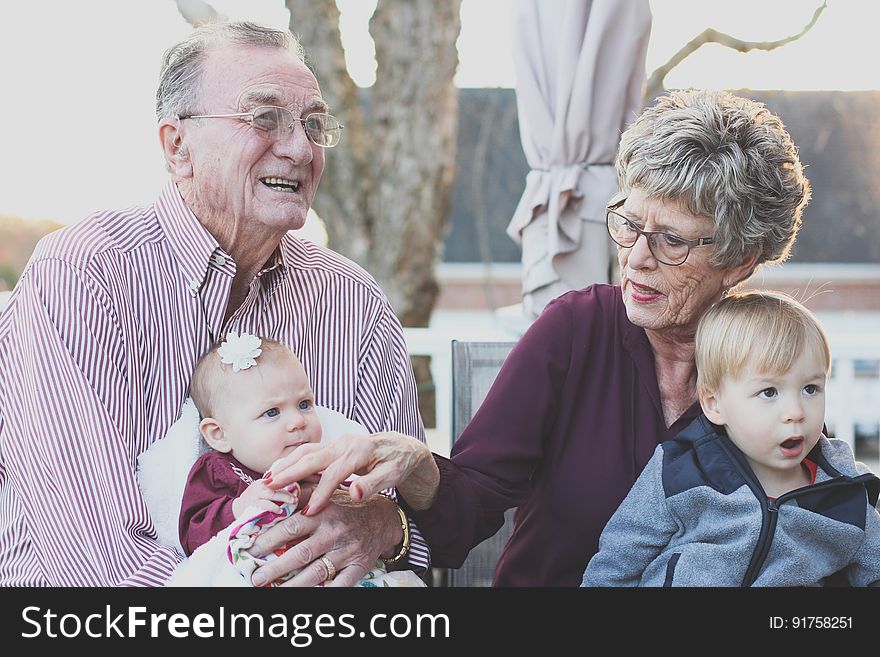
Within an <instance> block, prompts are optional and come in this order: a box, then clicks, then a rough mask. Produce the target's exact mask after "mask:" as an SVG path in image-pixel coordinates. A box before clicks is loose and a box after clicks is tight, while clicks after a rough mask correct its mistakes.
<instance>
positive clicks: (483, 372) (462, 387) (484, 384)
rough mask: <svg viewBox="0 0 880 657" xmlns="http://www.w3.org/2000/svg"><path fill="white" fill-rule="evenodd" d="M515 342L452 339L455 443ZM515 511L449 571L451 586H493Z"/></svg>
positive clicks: (510, 512)
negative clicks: (456, 566)
mask: <svg viewBox="0 0 880 657" xmlns="http://www.w3.org/2000/svg"><path fill="white" fill-rule="evenodd" d="M515 344H516V343H515V342H463V341H460V340H453V341H452V432H453V434H452V436H453V438H452V440H453V443H454V442H455V441H456V440H458V437H459V436H461V432H462V431H464V428H465V427H466V426H467V425H468V423H469V422H470V421H471V418H472V417H473V416H474V413H476V411H477V409H478V408H479V407H480V404H482V403H483V400H484V399H485V398H486V394H487V393H488V392H489V388H491V387H492V384H493V383H494V382H495V377H496V376H498V371H499V370H500V369H501V365H503V364H504V361H505V359H506V358H507V355H508V354H509V353H510V351H511V349H513V346H514V345H515ZM513 514H514V509H510V510H509V511H508V512H507V513H506V514H505V518H504V525H503V526H502V527H501V529H499V530H498V532H497V533H496V534H495V535H494V536H490V537H489V538H487V539H486V540H485V541H483V542H482V543H480V544H479V545H478V546H477V547H475V548H474V549H473V550H471V552H470V554H469V555H468V557H467V559H465V562H464V563H463V564H462V566H461V568H451V569H449V570H448V571H447V575H446V584H447V586H455V587H462V586H492V577H493V575H494V574H495V565H496V564H497V563H498V557H499V556H501V550H502V549H503V548H504V545H505V544H506V543H507V539H508V538H510V534H511V531H512V529H513Z"/></svg>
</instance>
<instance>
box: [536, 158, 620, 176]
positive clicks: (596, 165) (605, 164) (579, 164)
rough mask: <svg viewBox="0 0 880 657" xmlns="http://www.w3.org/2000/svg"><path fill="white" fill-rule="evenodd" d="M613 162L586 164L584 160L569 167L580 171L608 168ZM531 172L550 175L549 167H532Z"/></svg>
mask: <svg viewBox="0 0 880 657" xmlns="http://www.w3.org/2000/svg"><path fill="white" fill-rule="evenodd" d="M613 165H614V162H587V161H586V160H584V161H583V162H576V163H575V164H573V165H571V166H578V167H580V168H581V169H589V168H590V167H610V166H613ZM532 171H543V172H544V173H550V167H532Z"/></svg>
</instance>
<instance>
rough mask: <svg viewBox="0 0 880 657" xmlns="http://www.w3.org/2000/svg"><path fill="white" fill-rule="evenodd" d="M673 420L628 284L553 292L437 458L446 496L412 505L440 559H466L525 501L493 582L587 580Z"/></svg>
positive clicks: (674, 429) (672, 431)
mask: <svg viewBox="0 0 880 657" xmlns="http://www.w3.org/2000/svg"><path fill="white" fill-rule="evenodd" d="M699 410H700V406H699V404H698V403H694V404H693V405H692V406H691V407H690V408H689V409H688V410H687V412H685V414H684V415H682V416H681V417H680V418H679V419H678V420H677V421H676V422H675V424H673V425H672V426H671V427H669V428H668V429H667V428H666V424H665V421H664V418H663V409H662V407H661V404H660V392H659V389H658V387H657V378H656V375H655V372H654V354H653V351H652V350H651V347H650V345H649V343H648V338H647V336H646V335H645V331H644V330H643V329H641V328H639V327H637V326H635V325H633V324H632V323H630V321H629V320H628V319H627V316H626V308H625V306H624V304H623V300H622V298H621V294H620V288H619V287H617V286H610V285H593V286H590V287H588V288H585V289H583V290H577V291H574V292H569V293H567V294H565V295H563V296H562V297H560V298H559V299H556V300H555V301H553V302H552V303H551V304H550V305H548V306H547V308H546V309H545V310H544V312H543V314H542V315H541V316H540V317H539V318H538V319H537V320H536V321H535V323H534V324H533V325H532V326H531V328H529V330H528V331H527V332H526V334H525V335H524V336H523V337H522V338H521V339H520V341H519V343H518V344H517V345H516V347H515V348H514V350H513V351H512V352H511V354H510V356H509V357H508V358H507V361H506V362H505V363H504V366H503V367H502V369H501V372H500V373H499V375H498V378H497V380H496V381H495V383H494V385H493V386H492V389H491V390H490V391H489V394H488V396H487V398H486V400H485V402H483V405H482V406H481V407H480V409H479V410H478V411H477V413H476V414H475V415H474V418H473V420H472V421H471V423H470V424H469V425H468V426H467V428H466V429H465V430H464V432H463V433H462V435H461V438H460V439H459V440H458V441H456V443H455V445H454V447H453V449H452V454H451V458H450V459H445V458H443V457H441V456H435V459H436V461H437V464H438V466H439V467H440V475H441V477H440V490H439V493H438V498H437V501H436V502H435V503H434V505H433V506H432V507H431V508H430V509H428V510H427V511H423V512H417V513H414V517H415V519H416V522H417V523H418V525H419V528H420V529H421V530H422V533H423V534H424V536H425V538H426V539H427V541H428V544H429V545H430V546H431V550H432V556H433V563H434V564H435V565H439V566H449V567H458V566H459V565H461V563H462V561H463V560H464V559H465V557H466V556H467V553H468V551H469V550H470V549H471V548H472V547H473V546H475V545H477V544H478V543H480V542H481V541H482V540H484V539H485V538H487V537H489V536H491V535H492V534H494V533H495V532H496V531H497V530H498V529H499V528H500V527H501V525H502V523H503V513H504V511H505V510H506V509H508V508H511V507H514V506H518V507H519V508H518V510H517V513H516V525H515V528H514V532H513V535H512V536H511V538H510V541H509V542H508V543H507V546H506V547H505V548H504V552H503V553H502V555H501V558H500V560H499V562H498V567H497V569H496V571H495V585H496V586H578V585H579V584H580V583H581V578H582V575H583V572H584V568H586V565H587V562H588V561H589V560H590V558H591V557H592V556H593V554H594V553H595V552H596V550H597V548H598V542H599V534H600V533H601V532H602V529H603V527H604V526H605V523H606V522H607V521H608V519H609V518H610V517H611V514H612V513H614V510H615V509H616V508H617V506H618V505H619V504H620V502H621V501H623V498H624V497H625V496H626V494H627V493H628V492H629V489H630V487H632V485H633V483H635V480H636V478H637V477H638V475H639V473H640V472H641V470H642V468H643V467H644V466H645V464H646V463H647V462H648V460H649V459H650V457H651V455H652V454H653V453H654V449H655V448H656V446H657V444H658V443H660V442H662V441H664V440H669V439H671V438H673V437H674V436H675V435H676V434H678V432H679V431H681V430H682V429H683V428H684V427H686V426H687V425H688V424H689V423H690V422H691V420H693V419H694V418H695V417H696V416H697V414H698V413H699Z"/></svg>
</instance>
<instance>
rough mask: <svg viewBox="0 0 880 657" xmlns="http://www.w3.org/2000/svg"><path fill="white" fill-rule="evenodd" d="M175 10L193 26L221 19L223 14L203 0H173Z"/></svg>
mask: <svg viewBox="0 0 880 657" xmlns="http://www.w3.org/2000/svg"><path fill="white" fill-rule="evenodd" d="M175 2H176V4H177V10H178V11H179V12H180V15H181V16H183V17H184V19H186V22H187V23H189V24H190V25H192V26H193V27H198V26H199V25H204V24H205V23H213V22H215V21H218V20H223V19H224V18H225V16H223V15H222V14H220V13H219V12H218V11H217V10H216V9H214V8H213V7H212V6H211V5H210V3H207V2H204V0H175Z"/></svg>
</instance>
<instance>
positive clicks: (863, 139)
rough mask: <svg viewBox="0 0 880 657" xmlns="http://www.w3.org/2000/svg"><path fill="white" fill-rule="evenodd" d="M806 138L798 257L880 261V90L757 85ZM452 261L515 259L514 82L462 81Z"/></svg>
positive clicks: (520, 185) (517, 166)
mask: <svg viewBox="0 0 880 657" xmlns="http://www.w3.org/2000/svg"><path fill="white" fill-rule="evenodd" d="M735 93H737V94H739V95H742V96H746V97H749V98H754V99H755V100H759V101H761V102H763V103H765V104H766V105H767V107H768V108H769V109H770V110H771V111H772V112H774V113H775V114H778V115H779V116H780V118H781V119H782V120H783V122H784V123H785V125H786V127H787V128H788V130H789V132H790V133H791V135H792V137H793V139H794V141H795V143H796V144H797V145H798V148H799V152H800V157H801V161H802V162H803V163H804V164H805V165H806V174H807V177H808V178H809V180H810V183H811V185H812V187H813V200H812V202H811V203H810V205H809V206H808V207H807V209H806V210H805V212H804V223H803V228H802V229H801V232H800V236H799V237H798V241H797V243H796V244H795V247H794V250H793V253H792V258H791V262H801V263H808V262H837V263H871V262H873V263H876V262H880V92H877V91H854V92H845V91H752V90H739V91H736V92H735ZM459 107H460V114H459V124H458V154H457V169H456V177H455V183H454V186H453V197H452V207H451V213H452V216H451V222H450V223H451V227H450V232H449V234H448V236H447V239H446V251H445V256H444V261H445V262H516V261H519V259H520V250H519V247H518V246H517V245H516V244H514V243H513V241H511V239H510V238H509V237H508V236H507V234H506V233H505V229H506V227H507V223H508V221H509V220H510V217H511V216H512V215H513V212H514V210H515V209H516V205H517V203H518V202H519V198H520V195H521V194H522V191H523V189H524V187H525V177H526V174H527V173H528V170H529V168H528V164H527V163H526V159H525V155H524V154H523V152H522V145H521V143H520V137H519V125H518V123H517V110H516V96H515V93H514V91H513V90H512V89H462V90H461V91H460V94H459Z"/></svg>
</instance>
